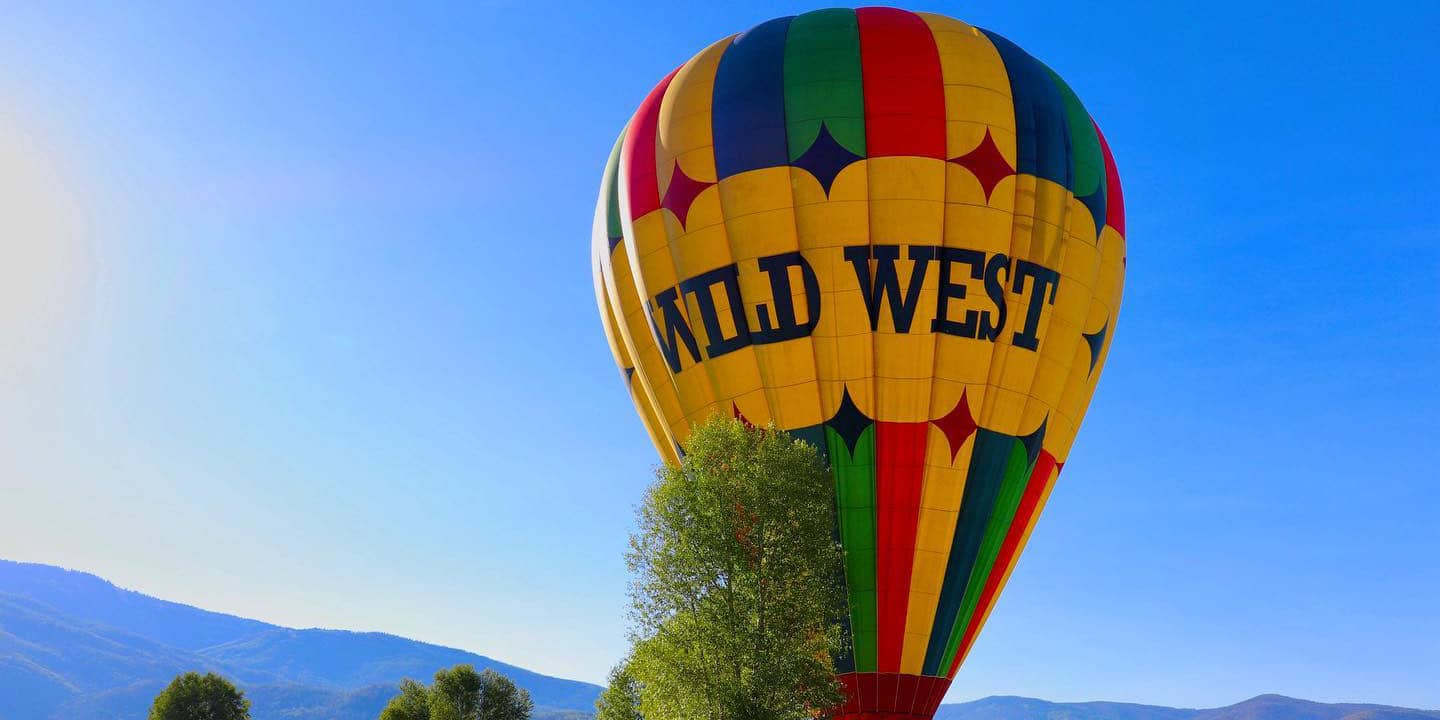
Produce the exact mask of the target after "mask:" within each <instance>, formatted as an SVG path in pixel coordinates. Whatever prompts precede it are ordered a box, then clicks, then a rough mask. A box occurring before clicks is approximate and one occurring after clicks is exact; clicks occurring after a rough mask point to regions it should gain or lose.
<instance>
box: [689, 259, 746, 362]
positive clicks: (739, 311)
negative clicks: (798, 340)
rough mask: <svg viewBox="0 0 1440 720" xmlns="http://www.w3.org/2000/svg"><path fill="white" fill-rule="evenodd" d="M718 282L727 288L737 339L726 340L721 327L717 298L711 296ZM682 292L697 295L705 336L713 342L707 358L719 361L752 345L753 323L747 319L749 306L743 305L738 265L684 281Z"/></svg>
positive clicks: (706, 350) (696, 301)
mask: <svg viewBox="0 0 1440 720" xmlns="http://www.w3.org/2000/svg"><path fill="white" fill-rule="evenodd" d="M716 283H720V284H722V285H724V286H725V297H726V298H727V299H728V301H729V304H730V315H731V317H733V318H734V319H735V337H729V338H727V337H725V331H724V330H722V329H721V328H720V316H719V314H718V313H716V312H715V296H714V295H711V294H710V287H711V286H712V285H715V284H716ZM680 292H682V293H691V294H693V295H695V304H696V306H697V307H698V308H699V310H700V320H701V321H702V322H704V323H705V336H706V337H707V338H709V339H710V344H709V345H706V346H705V354H706V355H709V356H710V357H712V358H717V357H720V356H721V355H724V354H725V353H728V352H733V351H735V350H739V349H740V348H743V347H745V346H746V345H749V344H750V324H749V322H748V321H747V320H746V319H745V307H744V306H743V305H741V304H740V271H739V270H738V269H737V268H736V267H735V264H734V263H731V264H729V265H726V266H724V267H718V268H715V269H714V270H710V271H708V272H703V273H700V274H699V275H696V276H695V277H692V278H690V279H689V280H685V281H683V282H681V283H680Z"/></svg>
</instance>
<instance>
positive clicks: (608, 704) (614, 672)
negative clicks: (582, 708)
mask: <svg viewBox="0 0 1440 720" xmlns="http://www.w3.org/2000/svg"><path fill="white" fill-rule="evenodd" d="M595 720H643V719H642V717H641V715H640V684H639V683H637V682H635V678H634V677H632V676H631V675H630V669H629V667H628V666H627V664H626V663H621V664H619V665H616V666H615V667H613V668H611V669H610V681H609V683H608V684H607V685H606V686H605V690H604V691H602V692H601V693H600V698H599V699H597V700H596V701H595Z"/></svg>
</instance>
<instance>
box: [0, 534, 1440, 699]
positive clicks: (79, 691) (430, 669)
mask: <svg viewBox="0 0 1440 720" xmlns="http://www.w3.org/2000/svg"><path fill="white" fill-rule="evenodd" d="M457 663H470V664H472V665H474V666H475V667H476V668H480V669H484V668H494V669H495V670H496V671H498V672H502V673H504V674H506V675H508V676H510V677H511V678H512V679H514V680H515V682H516V683H517V684H519V685H520V686H521V687H524V688H525V689H527V690H529V691H530V695H531V697H532V698H534V700H535V704H536V706H537V713H536V717H537V720H586V719H587V718H589V717H590V712H591V710H592V709H593V708H594V702H595V697H596V696H597V695H598V694H599V692H600V688H598V687H596V686H594V685H591V684H589V683H583V682H577V681H574V680H562V679H560V678H554V677H549V676H546V675H541V674H539V673H535V672H532V671H530V670H525V669H523V668H519V667H515V666H513V665H507V664H505V663H501V662H497V661H495V660H491V659H490V658H487V657H484V656H481V655H476V654H474V653H468V652H465V651H463V650H456V649H453V648H447V647H441V646H439V645H430V644H427V643H422V642H416V641H414V640H406V639H405V638H401V637H396V636H394V635H385V634H383V633H356V632H345V631H340V630H295V629H291V628H285V627H280V626H278V625H271V624H268V623H263V622H259V621H257V620H247V619H245V618H240V617H235V616H233V615H223V614H221V613H213V612H209V611H206V610H201V609H199V608H194V607H190V606H188V605H181V604H178V603H173V602H167V601H165V600H157V599H155V598H152V597H149V596H146V595H142V594H140V593H137V592H132V591H129V590H123V589H121V588H117V587H115V586H114V585H111V584H110V583H108V582H106V581H104V580H102V579H100V578H98V577H95V576H94V575H89V574H86V573H81V572H74V571H69V570H62V569H60V568H55V567H50V566H48V565H33V564H25V563H15V562H10V561H7V560H0V720H143V718H144V717H145V714H146V711H147V710H148V708H149V706H150V702H151V700H152V699H153V698H154V697H155V694H156V693H158V692H160V690H161V689H162V688H164V687H165V685H166V684H167V683H169V682H170V680H171V679H172V678H173V677H174V676H175V675H177V674H179V673H181V672H185V671H187V670H200V671H215V672H218V673H221V674H223V675H225V676H226V677H229V678H231V679H232V680H234V681H235V682H236V683H237V684H238V685H240V687H241V689H243V690H244V691H245V695H246V697H248V698H250V701H251V703H252V715H253V716H254V720H376V718H378V717H379V715H380V709H381V708H382V707H384V706H385V703H386V701H388V700H389V699H390V697H391V696H392V695H394V694H395V691H396V684H397V683H399V681H400V679H401V678H404V677H412V678H419V679H428V678H429V677H430V676H431V675H433V674H434V672H435V671H436V670H438V669H440V668H442V667H448V666H451V665H455V664H457ZM935 718H936V720H1440V711H1435V710H1412V709H1408V708H1399V707H1390V706H1386V705H1354V704H1326V703H1317V702H1310V701H1308V700H1296V699H1294V698H1288V697H1284V696H1281V695H1261V696H1259V697H1255V698H1251V699H1249V700H1246V701H1244V702H1241V703H1237V704H1235V705H1230V706H1227V707H1221V708H1212V709H1208V710H1205V709H1184V708H1170V707H1161V706H1157V705H1135V704H1129V703H1114V702H1083V703H1054V702H1047V701H1044V700H1035V699H1032V698H1022V697H1006V696H1000V697H988V698H984V699H982V700H976V701H974V702H967V703H957V704H951V705H942V706H940V710H939V712H938V713H936V715H935Z"/></svg>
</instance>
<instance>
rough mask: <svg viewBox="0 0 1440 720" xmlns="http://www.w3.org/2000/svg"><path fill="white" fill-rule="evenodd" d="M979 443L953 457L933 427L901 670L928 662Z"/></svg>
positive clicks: (912, 671)
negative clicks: (970, 472)
mask: <svg viewBox="0 0 1440 720" xmlns="http://www.w3.org/2000/svg"><path fill="white" fill-rule="evenodd" d="M967 401H968V399H967ZM974 449H975V436H974V435H973V434H972V435H971V436H970V437H969V438H967V439H966V440H965V443H964V444H963V445H961V446H960V449H959V452H957V453H955V455H954V460H953V461H952V460H951V450H950V441H949V440H948V439H947V438H946V437H945V434H944V433H942V432H941V431H940V430H939V429H938V428H936V427H935V426H934V425H931V426H930V428H929V434H928V437H927V438H926V443H925V477H924V481H923V485H922V488H921V496H920V513H919V518H918V522H917V523H916V529H915V560H914V564H913V566H912V569H911V574H910V598H909V605H908V609H907V610H906V616H905V644H904V647H903V649H902V650H901V656H900V672H902V673H906V674H910V675H919V674H920V672H921V670H922V669H923V667H922V666H923V665H924V663H925V649H926V647H927V646H928V644H929V642H930V630H931V626H932V625H934V623H935V609H936V606H937V605H938V604H939V602H940V588H941V585H943V584H944V581H945V564H946V562H947V561H948V560H949V557H950V544H951V542H952V541H953V539H954V537H955V522H956V521H957V520H958V518H959V514H960V499H961V497H963V496H964V494H965V478H966V473H967V471H968V469H969V467H970V456H971V453H972V452H973V451H974Z"/></svg>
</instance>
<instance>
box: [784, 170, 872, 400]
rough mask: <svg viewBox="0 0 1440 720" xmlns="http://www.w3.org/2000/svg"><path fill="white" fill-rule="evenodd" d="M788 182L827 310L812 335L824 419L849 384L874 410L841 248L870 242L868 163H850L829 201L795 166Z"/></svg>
mask: <svg viewBox="0 0 1440 720" xmlns="http://www.w3.org/2000/svg"><path fill="white" fill-rule="evenodd" d="M790 182H791V187H792V189H793V190H792V193H793V197H794V200H795V211H794V212H795V230H796V233H797V235H798V240H799V247H800V249H801V250H802V251H803V252H804V254H805V257H806V259H807V260H808V261H809V262H810V264H811V267H812V269H813V270H814V271H815V276H816V280H817V281H818V285H819V288H820V294H821V301H820V302H821V307H822V308H824V311H823V312H822V313H821V315H820V322H819V324H818V325H817V326H816V327H815V331H814V332H813V333H811V336H810V349H811V352H812V355H813V358H814V363H815V375H816V377H817V379H818V380H819V392H818V400H819V403H820V407H819V418H820V420H821V421H823V420H826V419H829V418H831V417H833V416H834V415H835V412H836V410H837V409H838V408H839V407H840V401H841V398H842V397H843V395H844V392H845V388H846V386H847V384H848V386H849V390H850V395H851V397H852V399H853V400H854V401H855V402H856V404H857V405H858V406H859V407H873V400H872V396H871V394H870V388H871V382H870V378H871V377H873V376H874V367H875V364H874V357H875V356H874V352H873V347H872V344H871V341H870V325H869V320H868V319H867V316H866V311H865V303H864V300H863V299H862V298H861V295H860V286H859V284H858V283H857V282H856V280H855V273H854V270H853V269H852V267H851V265H850V263H849V262H848V261H846V260H845V259H844V250H843V248H844V247H846V246H854V245H865V244H868V243H869V242H870V205H869V200H868V194H869V182H870V177H869V172H868V166H867V163H865V162H856V163H852V164H850V165H849V166H848V167H846V168H845V169H844V170H842V171H841V172H840V174H839V175H837V176H836V178H835V181H834V182H833V183H832V184H831V186H830V195H829V197H828V198H827V197H826V195H825V191H824V189H823V188H821V186H820V183H819V181H817V180H815V178H814V177H813V176H812V175H811V174H810V173H808V172H806V171H804V170H800V169H798V168H792V169H791V170H790Z"/></svg>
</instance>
